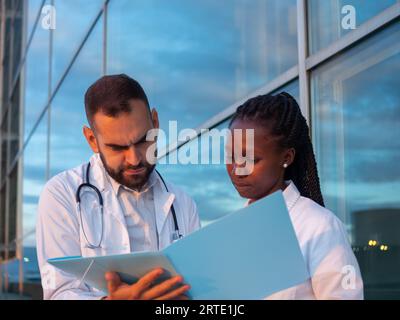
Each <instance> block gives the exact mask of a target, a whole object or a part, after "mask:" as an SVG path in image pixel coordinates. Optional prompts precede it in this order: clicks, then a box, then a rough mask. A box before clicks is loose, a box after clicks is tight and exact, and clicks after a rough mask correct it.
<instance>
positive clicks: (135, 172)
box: [124, 167, 146, 176]
mask: <svg viewBox="0 0 400 320" xmlns="http://www.w3.org/2000/svg"><path fill="white" fill-rule="evenodd" d="M145 171H146V168H145V167H142V168H138V169H127V170H124V173H125V174H127V175H130V176H135V175H138V174H141V173H143V172H145Z"/></svg>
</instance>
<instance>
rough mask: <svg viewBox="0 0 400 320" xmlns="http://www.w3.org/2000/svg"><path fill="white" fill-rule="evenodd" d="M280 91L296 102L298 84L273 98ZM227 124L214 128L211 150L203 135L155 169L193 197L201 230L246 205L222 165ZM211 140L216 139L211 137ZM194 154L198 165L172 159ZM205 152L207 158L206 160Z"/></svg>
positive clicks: (281, 89)
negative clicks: (216, 131) (214, 162)
mask: <svg viewBox="0 0 400 320" xmlns="http://www.w3.org/2000/svg"><path fill="white" fill-rule="evenodd" d="M281 91H286V92H288V93H289V94H291V95H293V97H294V98H296V99H298V97H299V84H298V80H295V81H292V82H291V83H289V84H287V85H285V86H284V87H282V88H280V89H279V90H277V91H276V92H274V94H275V93H277V92H281ZM229 121H230V120H227V121H225V122H223V123H222V124H220V125H218V126H217V127H216V128H215V129H216V130H219V132H220V133H221V134H222V136H221V138H220V139H219V140H214V141H217V142H218V143H216V147H215V148H213V145H212V143H213V140H212V138H210V134H207V133H206V134H204V135H203V136H201V137H200V138H197V139H195V140H193V141H191V142H189V143H187V144H186V145H184V146H183V147H181V148H180V149H179V153H178V152H176V151H175V152H173V156H172V158H167V159H166V160H165V158H164V159H161V160H164V161H165V162H166V163H165V164H163V163H162V161H161V160H160V162H161V163H160V164H158V167H157V168H158V169H159V170H160V172H161V173H162V174H163V175H165V177H166V179H167V180H168V181H170V182H172V183H174V184H176V185H177V186H179V187H182V188H183V189H184V190H185V191H186V193H187V194H189V195H190V196H192V197H193V199H194V200H195V201H196V204H197V207H198V210H199V214H200V219H201V221H202V226H205V225H207V224H208V223H211V222H212V221H215V220H216V219H218V218H220V217H222V216H224V215H225V214H227V213H231V212H232V211H235V210H238V209H240V208H242V207H243V205H244V204H245V202H246V199H243V198H241V197H240V196H239V194H238V193H237V191H236V189H235V188H234V186H233V185H232V183H231V181H230V179H229V176H228V174H227V172H226V167H225V164H224V150H225V149H224V147H225V144H224V139H223V138H222V137H223V131H222V130H224V129H226V128H227V127H228V124H229ZM203 139H205V140H203ZM214 139H217V138H216V137H214ZM206 140H208V147H207V144H206V143H205V141H206ZM194 150H198V156H197V157H194V158H193V159H197V162H198V164H182V163H181V161H179V160H180V159H181V158H176V157H177V156H178V155H180V156H182V154H185V155H186V156H187V157H189V156H190V155H192V154H194ZM207 151H208V156H206V155H207V153H206V152H207ZM191 152H193V153H191ZM213 152H219V159H220V160H221V162H220V163H218V164H213V161H212V159H213V158H212V157H213ZM215 156H216V155H215ZM172 159H177V161H176V162H177V164H174V163H173V162H172ZM214 159H218V158H214ZM206 161H208V163H206ZM188 177H190V178H188Z"/></svg>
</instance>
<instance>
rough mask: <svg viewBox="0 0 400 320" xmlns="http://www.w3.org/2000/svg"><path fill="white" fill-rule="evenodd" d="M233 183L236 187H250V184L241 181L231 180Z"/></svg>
mask: <svg viewBox="0 0 400 320" xmlns="http://www.w3.org/2000/svg"><path fill="white" fill-rule="evenodd" d="M233 184H234V185H235V187H236V188H247V187H250V184H248V183H243V182H236V181H233Z"/></svg>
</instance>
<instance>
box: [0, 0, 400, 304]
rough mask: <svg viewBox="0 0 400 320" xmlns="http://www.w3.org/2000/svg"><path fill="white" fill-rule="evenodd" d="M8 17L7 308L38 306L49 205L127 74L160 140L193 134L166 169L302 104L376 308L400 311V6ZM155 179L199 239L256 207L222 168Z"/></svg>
mask: <svg viewBox="0 0 400 320" xmlns="http://www.w3.org/2000/svg"><path fill="white" fill-rule="evenodd" d="M349 6H350V7H349ZM0 14H1V25H0V41H1V50H0V55H1V61H2V63H1V66H0V68H1V69H0V70H1V71H0V91H1V99H0V101H1V108H0V115H1V118H0V142H1V143H0V148H1V152H0V163H1V168H0V251H1V252H0V253H1V256H0V259H1V260H0V274H1V277H0V297H1V296H2V294H3V295H5V294H6V293H11V292H13V293H17V294H20V295H23V296H26V297H31V298H35V299H36V298H40V294H41V293H40V284H39V281H40V279H39V273H38V267H37V260H36V255H35V223H36V209H37V202H38V199H39V195H40V193H41V190H42V188H43V186H44V184H45V183H46V181H47V180H48V179H50V178H51V177H52V176H54V175H55V174H57V173H59V172H61V171H63V170H66V169H68V168H72V167H75V166H77V165H79V164H81V163H83V162H86V161H87V160H88V158H89V157H90V155H91V150H90V148H89V146H88V145H87V143H86V141H85V139H84V136H83V134H82V126H83V125H84V124H85V123H86V117H85V112H84V104H83V96H84V93H85V91H86V89H87V88H88V87H89V85H90V84H91V83H93V82H94V81H95V80H97V79H98V78H99V77H100V76H102V75H104V74H116V73H126V74H128V75H130V76H132V77H133V78H135V79H137V80H138V81H139V82H140V83H141V84H142V85H143V87H144V89H145V91H146V92H147V95H148V98H149V100H150V104H151V106H152V107H155V108H156V109H157V110H158V113H159V118H160V122H161V128H162V129H165V130H166V131H168V121H169V120H176V121H177V123H178V129H183V128H195V129H196V133H195V134H194V135H193V136H192V137H191V141H189V142H187V143H183V142H182V143H180V144H178V146H177V148H176V149H174V150H171V151H170V153H169V154H168V156H174V154H175V155H176V154H177V153H179V152H186V150H187V148H190V147H191V146H193V144H197V143H198V142H199V141H200V139H202V138H206V137H204V135H205V134H206V133H202V130H201V129H213V128H217V129H223V128H226V127H227V124H228V121H229V119H230V117H231V116H232V114H233V112H234V110H235V109H236V107H237V106H238V105H240V104H241V103H242V102H244V101H245V100H246V99H247V98H248V97H251V96H254V95H257V94H261V93H270V92H278V91H281V90H285V91H287V92H289V93H291V94H292V95H293V96H294V97H295V98H296V99H297V101H298V102H299V104H300V106H301V108H302V111H303V113H304V115H305V116H306V118H307V120H308V122H309V124H310V128H311V136H312V140H313V143H314V148H315V152H316V158H317V163H318V169H319V174H320V179H321V185H322V191H323V195H324V198H325V203H326V206H327V207H328V208H329V209H331V210H332V211H333V212H334V213H335V214H337V215H338V217H339V218H340V219H341V220H342V221H343V222H344V223H345V225H346V227H347V231H348V234H349V238H350V241H351V244H352V247H353V250H354V252H355V254H356V257H357V259H358V261H359V264H360V267H361V271H362V275H363V280H364V285H365V297H366V298H367V299H385V298H388V299H395V298H399V297H400V234H399V230H400V197H399V194H400V165H399V163H400V90H399V88H400V1H396V0H382V1H375V0H349V1H342V0H332V1H325V0H308V1H307V0H254V1H245V0H232V1H211V0H204V1H187V0H170V1H163V0H151V1H148V0H134V1H132V0H108V1H104V0H85V1H81V0H0ZM351 18H354V23H355V27H354V28H346V24H345V23H344V22H346V21H348V19H351ZM221 148H223V146H221ZM201 151H203V152H205V151H204V150H201ZM159 169H160V171H161V172H162V173H163V174H164V176H165V178H166V179H167V180H169V181H171V182H173V183H176V184H178V185H180V186H181V187H182V188H183V189H184V190H185V191H186V192H187V193H188V194H189V195H191V196H192V197H193V198H194V199H195V200H196V202H197V205H198V208H199V213H200V217H201V219H202V222H203V225H206V224H207V223H211V222H212V221H214V220H216V219H218V218H219V217H221V216H223V215H224V214H226V213H228V212H230V211H232V210H235V209H238V208H240V207H241V206H243V204H244V200H243V199H241V198H240V197H239V196H238V195H237V193H236V191H235V190H234V188H233V186H232V185H231V183H230V181H229V178H228V176H227V174H226V172H225V166H224V165H223V164H201V165H194V164H189V165H183V164H179V165H162V164H160V165H159Z"/></svg>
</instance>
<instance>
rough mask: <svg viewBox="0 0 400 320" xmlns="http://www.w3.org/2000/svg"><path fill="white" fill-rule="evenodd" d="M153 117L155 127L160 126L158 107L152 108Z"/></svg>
mask: <svg viewBox="0 0 400 320" xmlns="http://www.w3.org/2000/svg"><path fill="white" fill-rule="evenodd" d="M151 119H152V120H153V126H154V128H155V129H158V128H159V127H160V123H159V122H158V113H157V110H156V109H154V108H153V109H151Z"/></svg>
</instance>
